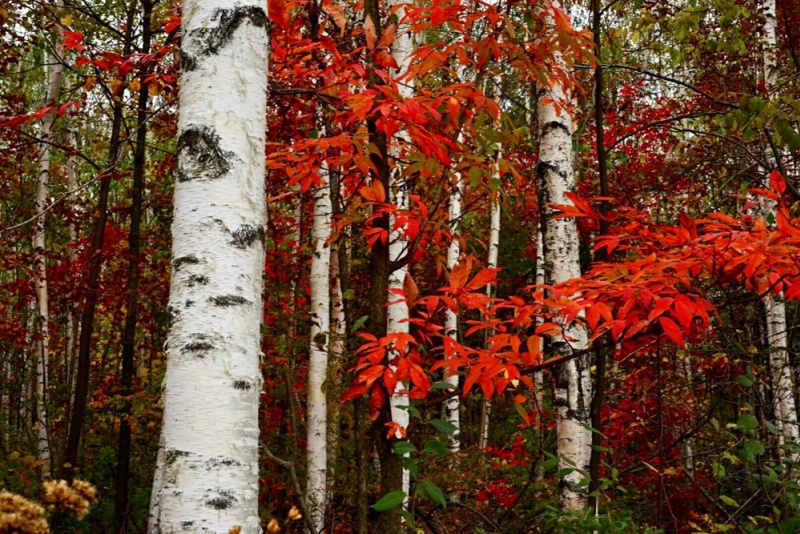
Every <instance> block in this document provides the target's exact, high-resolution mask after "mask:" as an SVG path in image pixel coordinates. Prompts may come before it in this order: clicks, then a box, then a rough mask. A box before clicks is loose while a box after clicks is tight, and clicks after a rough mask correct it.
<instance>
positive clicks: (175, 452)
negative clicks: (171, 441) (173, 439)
mask: <svg viewBox="0 0 800 534" xmlns="http://www.w3.org/2000/svg"><path fill="white" fill-rule="evenodd" d="M182 456H189V453H188V452H187V451H182V450H179V449H167V452H166V453H164V461H165V462H166V464H167V465H172V464H174V463H175V461H176V460H177V459H178V458H180V457H182Z"/></svg>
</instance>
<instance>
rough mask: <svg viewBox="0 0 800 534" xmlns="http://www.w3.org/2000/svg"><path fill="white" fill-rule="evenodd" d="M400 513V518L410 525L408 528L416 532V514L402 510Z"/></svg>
mask: <svg viewBox="0 0 800 534" xmlns="http://www.w3.org/2000/svg"><path fill="white" fill-rule="evenodd" d="M398 513H399V514H400V517H402V518H403V519H405V520H406V523H408V526H410V527H411V530H412V531H415V532H416V529H415V528H414V514H412V513H411V512H409V511H408V510H400V511H399V512H398Z"/></svg>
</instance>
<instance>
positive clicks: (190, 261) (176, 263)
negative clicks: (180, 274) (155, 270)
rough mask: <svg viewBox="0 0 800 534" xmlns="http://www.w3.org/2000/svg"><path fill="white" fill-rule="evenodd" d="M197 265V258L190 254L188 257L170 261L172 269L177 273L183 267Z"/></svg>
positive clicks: (198, 261)
mask: <svg viewBox="0 0 800 534" xmlns="http://www.w3.org/2000/svg"><path fill="white" fill-rule="evenodd" d="M198 263H200V260H198V259H197V256H195V255H194V254H190V255H189V256H181V257H180V258H175V259H174V260H172V268H173V269H175V270H176V271H177V270H178V269H180V268H181V267H183V266H184V265H195V264H198Z"/></svg>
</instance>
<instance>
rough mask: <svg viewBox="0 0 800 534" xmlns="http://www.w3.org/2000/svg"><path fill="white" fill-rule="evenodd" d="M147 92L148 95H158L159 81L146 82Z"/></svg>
mask: <svg viewBox="0 0 800 534" xmlns="http://www.w3.org/2000/svg"><path fill="white" fill-rule="evenodd" d="M147 92H148V93H150V96H158V95H160V94H161V82H160V81H157V82H150V83H148V84H147Z"/></svg>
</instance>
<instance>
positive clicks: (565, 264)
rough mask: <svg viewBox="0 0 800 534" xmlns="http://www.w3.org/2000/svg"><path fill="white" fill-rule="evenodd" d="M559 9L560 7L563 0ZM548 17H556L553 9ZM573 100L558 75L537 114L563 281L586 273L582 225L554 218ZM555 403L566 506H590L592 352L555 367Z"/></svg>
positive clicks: (570, 338)
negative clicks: (580, 239) (581, 247)
mask: <svg viewBox="0 0 800 534" xmlns="http://www.w3.org/2000/svg"><path fill="white" fill-rule="evenodd" d="M553 8H554V9H561V8H562V3H561V2H560V1H559V0H556V1H554V2H553ZM545 17H546V18H547V19H548V23H549V24H552V23H553V17H552V14H551V13H550V12H548V13H547V14H546V15H545ZM556 63H557V64H558V65H559V66H560V67H561V69H566V65H565V63H564V61H563V59H562V58H561V56H560V55H558V53H556ZM570 103H571V95H570V91H569V88H568V87H566V85H565V82H564V81H563V79H562V78H560V77H556V78H555V79H554V80H553V83H552V85H549V86H543V87H541V88H540V91H539V98H538V102H537V116H538V123H539V163H538V168H537V173H538V177H539V207H540V210H541V221H542V238H543V239H542V242H543V245H544V256H543V257H544V271H545V282H546V283H547V284H558V283H560V282H563V281H565V280H569V279H572V278H578V277H580V276H581V270H580V259H579V250H578V246H579V243H578V231H577V227H576V223H575V220H574V219H566V218H560V219H558V218H555V217H554V215H555V213H556V212H555V210H554V208H553V207H552V206H553V205H555V204H571V201H570V200H569V199H568V198H567V197H566V193H568V192H570V191H572V190H573V189H574V187H575V177H574V175H573V174H574V169H573V154H572V133H573V123H572V118H571V116H570V113H569V111H568V106H569V105H570ZM586 347H587V335H586V330H585V329H584V328H583V327H582V326H581V325H580V324H578V323H576V322H571V323H569V324H566V325H564V328H563V333H562V334H561V335H558V336H554V337H553V338H552V339H551V353H552V354H553V355H557V356H559V355H560V356H567V355H569V354H571V353H573V352H576V351H581V350H583V349H585V348H586ZM555 374H556V384H555V392H554V404H555V407H556V431H557V435H558V456H559V459H560V468H561V469H572V471H571V472H570V473H569V474H567V475H565V476H564V477H563V478H562V479H561V481H560V484H559V500H560V502H561V506H562V508H564V509H565V510H580V509H583V508H585V507H586V505H587V497H588V492H587V489H586V486H582V485H581V481H582V479H583V475H582V474H581V473H580V471H579V470H582V471H584V472H586V471H587V470H588V468H589V459H590V456H591V442H592V438H591V432H590V431H589V430H588V429H589V424H590V405H591V377H590V375H589V361H588V355H583V356H580V357H577V358H573V359H570V360H568V361H566V362H564V363H562V364H560V365H559V366H558V368H557V369H556V371H555Z"/></svg>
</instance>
